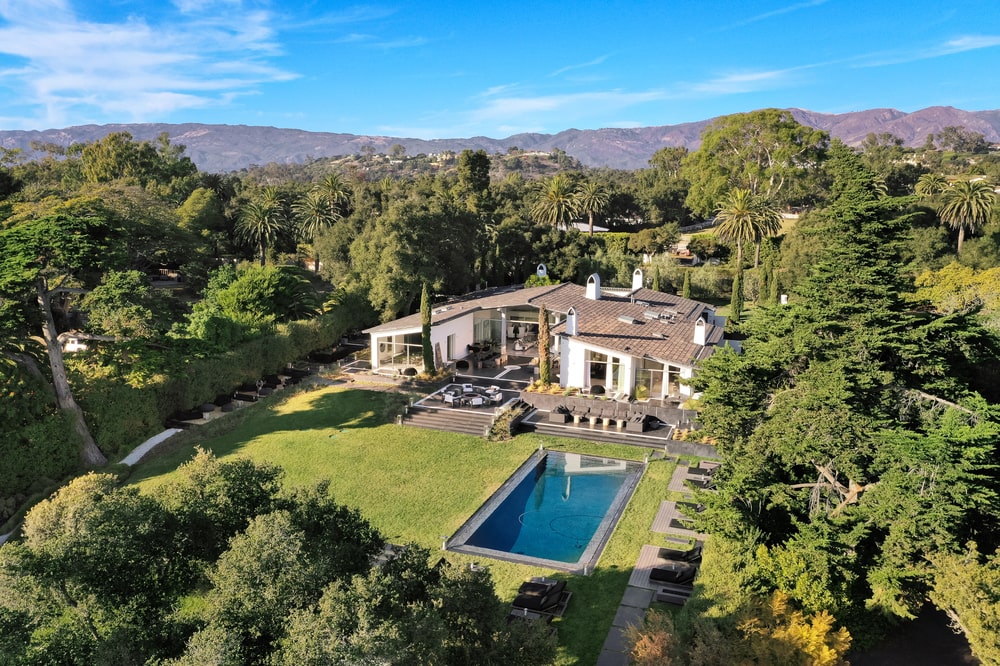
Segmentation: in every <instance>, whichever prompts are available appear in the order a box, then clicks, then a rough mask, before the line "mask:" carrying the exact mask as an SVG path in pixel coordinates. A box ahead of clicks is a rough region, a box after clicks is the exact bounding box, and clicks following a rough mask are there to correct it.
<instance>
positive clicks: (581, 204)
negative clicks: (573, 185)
mask: <svg viewBox="0 0 1000 666" xmlns="http://www.w3.org/2000/svg"><path fill="white" fill-rule="evenodd" d="M573 198H574V200H575V201H576V209H577V212H579V213H583V214H586V216H587V222H588V224H589V226H590V235H591V236H593V235H594V213H602V212H604V209H605V208H607V207H608V200H609V198H610V197H608V192H607V190H605V189H604V186H603V185H601V184H600V183H598V182H597V181H594V180H588V181H587V182H585V183H583V184H582V185H580V186H579V187H578V188H577V189H576V192H575V193H574V194H573Z"/></svg>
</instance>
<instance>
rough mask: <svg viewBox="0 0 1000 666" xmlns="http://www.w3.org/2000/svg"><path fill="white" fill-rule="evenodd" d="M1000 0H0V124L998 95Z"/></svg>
mask: <svg viewBox="0 0 1000 666" xmlns="http://www.w3.org/2000/svg"><path fill="white" fill-rule="evenodd" d="M998 71H1000V6H998V5H997V4H996V2H995V0H966V2H963V3H949V2H940V1H935V2H931V1H929V0H911V1H909V2H906V3H902V2H872V1H871V0H773V1H772V0H757V1H749V0H722V1H715V2H712V1H710V0H689V1H680V0H659V1H645V0H636V1H633V2H617V1H614V0H611V1H608V0H605V1H603V2H594V1H591V0H573V1H572V2H567V1H565V0H559V1H551V2H546V1H544V0H542V1H538V0H536V1H534V2H525V1H522V0H510V1H504V2H499V3H486V2H472V1H469V2H446V1H436V0H425V1H424V2H407V1H405V0H400V1H398V2H394V3H388V4H382V3H379V2H375V3H373V4H357V5H353V4H346V3H341V2H336V1H333V2H331V1H326V2H321V1H311V0H304V1H302V2H263V1H255V0H248V1H244V0H172V1H170V0H161V1H158V2H146V1H143V0H0V129H8V130H11V129H49V128H58V127H66V126H70V125H82V124H88V123H98V124H105V123H133V122H169V123H180V122H202V123H227V124H247V125H273V126H277V127H292V128H300V129H306V130H312V131H326V132H346V133H351V134H362V135H365V134H367V135H389V136H399V137H415V138H449V137H469V136H476V135H484V136H489V137H493V138H502V137H506V136H509V135H511V134H516V133H520V132H544V133H555V132H559V131H561V130H564V129H569V128H577V129H596V128H601V127H642V126H653V125H671V124H676V123H681V122H688V121H695V120H702V119H706V118H711V117H714V116H718V115H723V114H727V113H735V112H740V111H749V110H752V109H757V108H762V107H769V106H774V107H783V108H784V107H799V108H804V109H809V110H812V111H820V112H825V113H842V112H847V111H857V110H863V109H870V108H881V107H891V108H896V109H899V110H901V111H916V110H917V109H921V108H924V107H927V106H936V105H947V106H956V107H959V108H963V109H966V110H970V111H975V110H984V109H995V108H1000V99H998V90H1000V89H998V87H997V84H996V76H997V75H996V73H997V72H998Z"/></svg>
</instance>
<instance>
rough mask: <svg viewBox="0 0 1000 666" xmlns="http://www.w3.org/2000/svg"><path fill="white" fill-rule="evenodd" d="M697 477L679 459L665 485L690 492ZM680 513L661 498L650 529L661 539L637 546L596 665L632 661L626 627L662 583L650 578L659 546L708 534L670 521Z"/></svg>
mask: <svg viewBox="0 0 1000 666" xmlns="http://www.w3.org/2000/svg"><path fill="white" fill-rule="evenodd" d="M697 478H701V477H700V476H698V475H692V474H691V472H690V470H689V468H688V467H687V465H686V464H685V463H684V462H681V463H680V464H678V465H677V468H676V469H675V470H674V475H673V478H672V479H671V482H670V486H669V488H668V489H669V490H675V491H679V492H690V488H689V487H688V486H687V484H686V481H688V480H694V479H697ZM709 492H711V491H709ZM681 517H683V514H682V513H681V512H680V510H679V509H678V507H677V503H676V502H672V501H669V500H664V501H663V502H661V503H660V508H659V511H657V513H656V517H655V518H653V524H652V525H651V526H650V528H649V531H650V532H655V533H658V534H663V535H664V537H663V539H664V542H663V543H662V544H660V545H655V544H645V545H643V547H642V548H641V549H640V550H639V559H638V560H637V561H636V563H635V566H634V567H633V568H632V574H631V576H629V579H628V585H627V586H626V587H625V594H623V595H622V600H621V602H619V604H618V612H616V613H615V619H614V620H612V622H611V630H610V631H609V632H608V637H607V638H606V639H604V646H603V647H602V648H601V654H600V655H599V656H598V658H597V666H628V664H629V663H631V659H630V657H629V649H630V647H631V646H630V645H629V642H628V631H629V628H630V627H641V626H642V623H643V620H644V619H645V617H646V611H647V610H648V609H649V605H650V604H651V603H652V602H653V597H654V595H655V594H656V591H657V590H658V589H659V588H660V587H661V586H660V584H659V583H656V582H654V581H651V580H650V579H649V575H650V572H652V570H653V569H654V568H655V567H656V565H657V563H659V562H661V560H660V556H659V553H660V548H661V546H670V547H672V548H683V547H684V546H682V545H680V544H684V543H691V540H692V539H694V538H699V539H706V538H708V535H705V534H699V533H697V532H695V531H694V530H688V529H678V528H676V527H674V526H673V525H671V521H674V520H677V519H678V518H681Z"/></svg>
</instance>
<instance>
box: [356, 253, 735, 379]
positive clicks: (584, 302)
mask: <svg viewBox="0 0 1000 666" xmlns="http://www.w3.org/2000/svg"><path fill="white" fill-rule="evenodd" d="M539 271H540V272H541V274H544V266H539ZM642 280H643V275H642V271H641V270H640V269H636V271H635V273H634V275H633V280H632V282H633V284H632V287H631V288H624V289H622V288H602V287H601V281H600V277H599V276H598V275H597V274H594V275H591V276H590V278H588V280H587V284H586V285H585V286H580V285H575V284H570V283H563V284H558V285H553V286H544V287H529V288H517V287H508V288H504V289H500V290H494V291H492V292H490V293H487V294H482V293H480V294H472V295H470V296H469V297H466V298H463V299H459V300H455V301H453V302H450V303H446V304H444V305H441V306H439V307H436V308H435V309H434V311H433V315H432V324H431V343H432V345H433V346H434V348H435V349H437V350H439V355H440V358H441V359H442V360H443V361H444V362H449V363H450V362H457V361H460V360H463V359H467V358H469V357H470V355H471V354H473V353H475V352H476V351H477V350H480V349H483V348H490V349H495V350H498V352H499V354H500V359H499V360H500V362H502V363H508V362H509V363H515V364H518V363H529V362H531V360H532V357H535V358H537V355H538V349H537V344H538V338H537V333H538V312H539V309H540V308H541V307H542V306H544V307H545V308H546V310H548V312H549V317H550V320H549V321H550V325H551V329H550V330H551V344H552V359H553V365H554V366H555V371H556V372H557V373H558V375H557V376H558V378H559V384H560V385H562V386H566V387H578V388H593V387H595V386H601V387H603V390H604V391H605V392H606V393H609V394H612V393H623V394H629V395H637V396H643V397H649V398H663V397H668V396H677V397H680V396H689V395H691V388H690V386H689V385H688V382H687V381H686V380H688V379H690V378H691V377H692V376H693V374H694V369H695V365H696V364H697V362H698V361H700V360H702V359H705V358H707V357H708V356H709V355H711V354H712V352H713V351H714V350H715V348H716V347H718V346H719V345H722V344H723V331H724V327H725V318H724V317H720V316H718V315H716V314H715V310H714V308H713V307H712V306H710V305H708V304H705V303H701V302H699V301H694V300H691V299H687V298H681V297H680V296H675V295H672V294H665V293H662V292H658V291H653V290H651V289H646V288H644V287H643V286H642ZM365 332H366V333H367V334H368V335H369V336H370V344H371V358H372V368H373V369H374V370H375V371H380V370H382V371H385V370H389V371H392V370H394V369H400V368H403V367H415V368H421V367H422V361H421V322H420V315H419V314H413V315H410V316H408V317H403V318H401V319H397V320H395V321H392V322H389V323H386V324H382V325H380V326H375V327H373V328H369V329H367V330H366V331H365Z"/></svg>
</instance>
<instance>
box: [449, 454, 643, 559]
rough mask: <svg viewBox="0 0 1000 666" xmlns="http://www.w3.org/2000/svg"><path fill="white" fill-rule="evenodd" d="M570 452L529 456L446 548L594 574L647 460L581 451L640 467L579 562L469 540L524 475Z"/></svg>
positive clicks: (627, 479) (613, 505)
mask: <svg viewBox="0 0 1000 666" xmlns="http://www.w3.org/2000/svg"><path fill="white" fill-rule="evenodd" d="M566 453H573V452H571V451H547V450H545V449H542V448H539V449H538V450H537V451H534V452H532V454H531V455H530V456H529V457H528V459H527V460H525V461H524V462H523V463H521V465H520V467H518V468H517V469H516V470H515V471H514V473H513V474H511V475H510V476H509V477H508V478H507V480H506V481H504V482H503V483H502V484H501V485H500V487H499V488H497V489H496V491H495V492H494V493H493V494H492V495H490V497H489V499H487V500H486V501H485V502H483V504H482V505H480V507H479V508H478V509H476V510H475V511H474V512H473V514H472V515H471V516H470V517H469V518H468V520H466V521H465V522H464V523H463V524H462V526H461V527H459V528H458V530H456V531H455V533H454V534H453V535H452V536H451V537H450V538H449V539H448V540H447V541H445V543H444V549H445V550H449V551H452V552H456V553H464V554H466V555H478V556H481V557H489V558H492V559H495V560H502V561H505V562H515V563H517V564H527V565H529V566H535V567H542V568H548V569H554V570H556V571H565V572H568V573H575V574H583V575H584V576H588V575H590V573H592V572H593V571H594V568H595V567H596V566H597V562H598V560H600V556H601V554H602V553H603V552H604V548H605V546H607V544H608V541H609V540H610V539H611V534H612V533H613V532H614V528H615V526H616V525H617V524H618V521H619V520H621V517H622V513H624V511H625V507H626V506H628V502H629V500H630V499H632V495H633V494H634V493H635V489H636V488H637V487H638V486H639V481H641V480H642V477H643V474H645V472H646V467H647V464H646V463H644V462H639V461H637V460H626V459H623V458H613V457H610V456H595V455H590V454H579V455H582V456H586V457H588V458H599V459H602V460H614V461H619V462H623V463H625V465H626V469H632V467H630V466H633V467H635V468H636V469H634V471H631V472H629V473H628V475H627V476H626V477H625V481H624V482H623V483H622V485H621V488H619V489H618V492H617V493H616V494H615V497H614V499H613V500H612V501H611V504H610V505H609V506H608V509H607V511H606V512H605V514H604V518H602V519H601V523H600V524H599V525H598V526H597V529H596V530H594V536H593V537H591V539H590V542H589V543H588V544H587V547H586V548H585V549H584V551H583V553H582V554H581V555H580V559H579V560H577V561H576V562H575V563H574V562H561V561H559V560H549V559H545V558H542V557H533V556H531V555H522V554H519V553H510V552H507V551H503V550H494V549H492V548H482V547H479V546H471V545H468V544H467V543H466V541H467V540H468V539H469V537H471V536H472V535H473V534H474V533H475V531H476V530H478V529H479V528H480V526H482V524H483V522H485V520H486V519H487V518H488V517H489V516H491V515H492V514H493V511H494V510H495V509H496V508H497V507H498V506H499V505H500V504H501V503H502V502H503V501H504V500H506V499H507V497H508V496H509V495H510V493H511V492H513V490H514V489H515V488H516V487H517V486H518V485H519V484H520V483H521V482H522V481H523V480H524V478H525V477H526V476H527V475H528V474H530V473H532V472H534V470H535V468H536V467H537V466H538V464H539V463H540V462H541V460H542V458H543V457H544V456H548V455H550V454H551V455H558V456H564V455H565V454H566Z"/></svg>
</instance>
